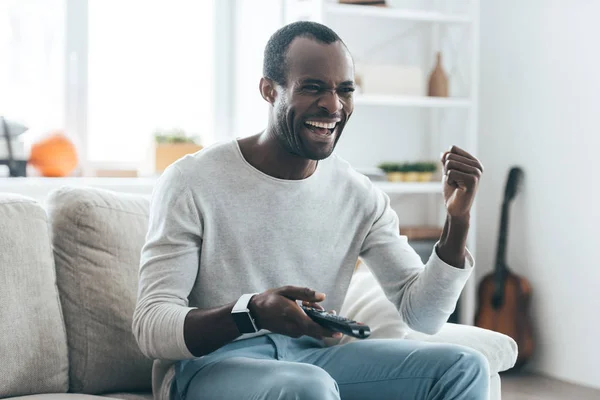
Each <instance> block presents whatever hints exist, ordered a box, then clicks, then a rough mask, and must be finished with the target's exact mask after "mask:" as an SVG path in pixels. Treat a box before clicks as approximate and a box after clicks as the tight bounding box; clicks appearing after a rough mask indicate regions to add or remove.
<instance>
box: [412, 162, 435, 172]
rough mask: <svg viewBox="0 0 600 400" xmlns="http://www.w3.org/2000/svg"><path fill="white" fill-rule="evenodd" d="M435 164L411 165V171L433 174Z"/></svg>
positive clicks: (420, 163)
mask: <svg viewBox="0 0 600 400" xmlns="http://www.w3.org/2000/svg"><path fill="white" fill-rule="evenodd" d="M436 169H437V164H436V163H434V162H429V161H420V162H416V163H412V164H411V170H412V171H414V172H435V171H436Z"/></svg>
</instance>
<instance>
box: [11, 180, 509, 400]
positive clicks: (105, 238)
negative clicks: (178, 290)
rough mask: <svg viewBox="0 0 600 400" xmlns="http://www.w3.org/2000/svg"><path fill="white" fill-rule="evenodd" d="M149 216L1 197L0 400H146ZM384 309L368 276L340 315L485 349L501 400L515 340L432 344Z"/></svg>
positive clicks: (131, 201) (89, 197)
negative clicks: (137, 332) (136, 320)
mask: <svg viewBox="0 0 600 400" xmlns="http://www.w3.org/2000/svg"><path fill="white" fill-rule="evenodd" d="M148 206H149V198H148V197H147V196H140V195H130V194H123V193H114V192H109V191H104V190H100V189H92V188H74V187H70V188H62V189H60V190H58V191H55V192H53V193H52V194H51V195H50V196H49V197H48V199H47V200H46V202H45V203H44V204H43V205H42V204H39V203H37V202H36V201H34V200H32V199H28V198H26V197H23V196H20V195H16V194H10V193H0V282H1V284H2V285H1V290H0V398H7V397H19V398H21V397H20V396H25V397H23V398H27V399H36V400H37V398H38V397H40V400H62V399H67V398H72V399H74V400H86V399H89V400H93V399H94V398H98V396H103V397H112V398H122V399H131V400H135V399H151V398H152V387H151V375H152V372H151V371H152V360H149V359H147V358H145V357H144V356H143V355H142V353H141V352H140V351H139V349H138V347H137V344H136V343H135V340H134V337H133V335H132V333H131V318H132V314H133V310H134V306H135V301H136V295H137V273H138V263H139V256H140V249H141V247H142V245H143V241H144V237H145V233H146V228H147V220H148ZM365 294H369V296H365ZM390 307H392V306H391V303H389V302H388V301H387V300H386V299H385V297H384V296H383V292H382V291H381V289H380V288H379V286H378V285H377V282H376V281H375V280H374V278H373V277H372V275H371V274H370V272H369V271H368V268H366V267H364V266H363V267H361V268H359V269H358V270H357V272H356V273H355V278H354V279H353V281H352V285H351V288H350V291H349V294H348V297H347V299H346V302H345V304H344V307H342V310H340V312H341V313H346V314H347V315H348V316H350V317H354V318H356V319H359V320H363V321H364V322H366V323H369V324H371V325H372V327H373V337H388V338H392V337H405V338H407V339H417V340H427V341H444V342H453V343H458V344H463V345H466V346H471V347H474V348H476V349H477V350H480V351H481V352H482V353H483V354H484V355H486V356H487V358H488V360H489V361H490V370H491V374H492V389H491V395H490V398H491V399H492V400H497V399H500V378H499V376H498V371H503V370H506V369H508V368H511V367H512V366H513V365H514V362H515V359H516V351H517V349H516V345H515V343H514V341H513V340H512V339H510V338H508V337H507V336H504V335H501V334H498V333H495V332H491V331H485V330H482V329H478V328H474V327H469V326H461V325H453V324H447V326H446V327H444V329H443V330H442V331H441V332H440V333H439V334H437V335H433V336H428V335H423V334H418V333H416V332H410V330H407V328H406V326H404V325H403V324H402V321H400V320H399V319H398V318H397V313H394V310H393V308H390ZM347 340H349V339H347V338H346V339H344V340H343V341H342V342H344V341H347ZM42 397H43V399H42Z"/></svg>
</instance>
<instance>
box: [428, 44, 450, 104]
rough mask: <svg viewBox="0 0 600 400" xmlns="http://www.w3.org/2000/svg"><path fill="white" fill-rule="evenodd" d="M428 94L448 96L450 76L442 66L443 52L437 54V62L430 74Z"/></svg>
mask: <svg viewBox="0 0 600 400" xmlns="http://www.w3.org/2000/svg"><path fill="white" fill-rule="evenodd" d="M427 95H428V96H433V97H448V76H447V75H446V72H445V71H444V67H442V53H440V52H439V51H438V52H437V54H436V64H435V68H434V69H433V71H431V74H430V75H429V83H428V87H427Z"/></svg>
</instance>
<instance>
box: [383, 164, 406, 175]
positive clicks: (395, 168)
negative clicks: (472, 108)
mask: <svg viewBox="0 0 600 400" xmlns="http://www.w3.org/2000/svg"><path fill="white" fill-rule="evenodd" d="M377 167H378V168H379V169H381V170H382V171H383V172H385V173H389V172H404V171H403V170H404V168H405V163H397V162H383V163H381V164H379V165H378V166H377Z"/></svg>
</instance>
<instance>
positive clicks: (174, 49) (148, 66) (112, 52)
mask: <svg viewBox="0 0 600 400" xmlns="http://www.w3.org/2000/svg"><path fill="white" fill-rule="evenodd" d="M87 13H88V46H87V53H88V60H87V62H88V70H87V81H88V87H87V98H88V101H87V105H88V112H87V132H86V134H87V143H86V146H87V159H88V161H90V162H92V163H94V162H96V163H105V164H106V163H111V164H115V163H121V164H131V165H133V166H136V165H138V164H139V163H141V162H143V160H144V157H146V155H147V152H148V150H149V148H150V146H151V143H152V142H151V141H152V135H153V133H154V132H155V131H156V130H158V129H167V130H171V129H183V130H184V131H185V132H186V133H187V134H189V135H190V136H201V138H202V142H203V143H204V144H206V143H207V142H210V141H211V140H212V139H213V129H214V122H213V120H214V117H213V115H214V95H213V94H214V87H213V81H214V50H215V49H214V47H215V46H214V29H215V26H214V20H215V18H214V1H213V0H210V1H209V0H202V1H197V0H168V1H167V0H161V1H145V0H88V10H87Z"/></svg>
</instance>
